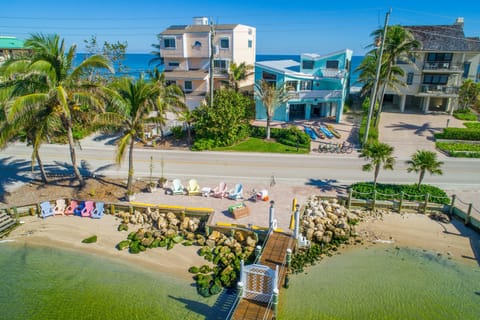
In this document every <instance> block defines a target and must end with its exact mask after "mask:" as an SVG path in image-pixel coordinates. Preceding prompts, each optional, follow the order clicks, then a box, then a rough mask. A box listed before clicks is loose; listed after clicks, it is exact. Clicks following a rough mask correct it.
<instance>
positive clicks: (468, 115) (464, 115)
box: [453, 109, 477, 121]
mask: <svg viewBox="0 0 480 320" xmlns="http://www.w3.org/2000/svg"><path fill="white" fill-rule="evenodd" d="M453 116H454V117H455V118H457V119H460V120H467V121H477V115H476V114H475V113H473V112H472V110H470V109H462V110H457V111H454V112H453Z"/></svg>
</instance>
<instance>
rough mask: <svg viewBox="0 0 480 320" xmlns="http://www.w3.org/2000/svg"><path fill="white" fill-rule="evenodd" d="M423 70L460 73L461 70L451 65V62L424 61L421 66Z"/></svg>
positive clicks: (457, 66) (457, 65)
mask: <svg viewBox="0 0 480 320" xmlns="http://www.w3.org/2000/svg"><path fill="white" fill-rule="evenodd" d="M423 70H451V71H462V68H461V66H460V65H459V64H456V63H453V62H451V61H426V62H425V63H424V64H423Z"/></svg>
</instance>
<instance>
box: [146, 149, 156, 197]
mask: <svg viewBox="0 0 480 320" xmlns="http://www.w3.org/2000/svg"><path fill="white" fill-rule="evenodd" d="M152 173H153V157H152V156H150V182H149V183H148V185H147V188H148V191H149V192H154V191H155V190H157V184H156V183H155V182H153V179H152Z"/></svg>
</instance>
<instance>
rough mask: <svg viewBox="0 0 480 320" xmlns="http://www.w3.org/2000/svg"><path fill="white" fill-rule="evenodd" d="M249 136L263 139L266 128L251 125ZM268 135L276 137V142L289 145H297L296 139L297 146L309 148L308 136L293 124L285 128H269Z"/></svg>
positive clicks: (265, 134)
mask: <svg viewBox="0 0 480 320" xmlns="http://www.w3.org/2000/svg"><path fill="white" fill-rule="evenodd" d="M250 136H251V137H254V138H259V139H265V137H266V136H267V128H266V127H254V126H251V127H250ZM270 137H271V138H273V139H276V140H277V142H279V143H281V144H284V145H287V146H291V147H297V140H298V147H299V148H306V149H310V141H311V139H310V137H309V136H308V135H307V134H306V133H305V132H303V131H302V130H300V129H298V128H297V127H295V126H290V127H289V128H287V129H280V128H270Z"/></svg>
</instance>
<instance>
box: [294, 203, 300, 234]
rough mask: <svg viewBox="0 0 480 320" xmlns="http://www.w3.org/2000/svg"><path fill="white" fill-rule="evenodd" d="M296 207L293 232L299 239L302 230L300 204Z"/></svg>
mask: <svg viewBox="0 0 480 320" xmlns="http://www.w3.org/2000/svg"><path fill="white" fill-rule="evenodd" d="M295 209H296V210H295V229H294V232H293V237H294V238H295V240H298V233H299V232H300V205H299V204H297V206H296V208H295Z"/></svg>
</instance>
